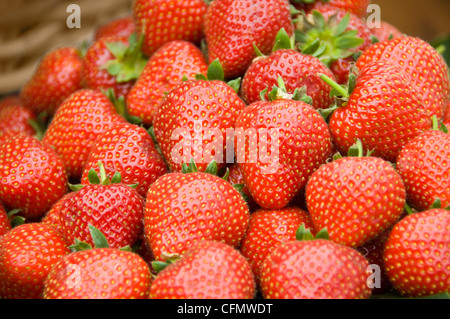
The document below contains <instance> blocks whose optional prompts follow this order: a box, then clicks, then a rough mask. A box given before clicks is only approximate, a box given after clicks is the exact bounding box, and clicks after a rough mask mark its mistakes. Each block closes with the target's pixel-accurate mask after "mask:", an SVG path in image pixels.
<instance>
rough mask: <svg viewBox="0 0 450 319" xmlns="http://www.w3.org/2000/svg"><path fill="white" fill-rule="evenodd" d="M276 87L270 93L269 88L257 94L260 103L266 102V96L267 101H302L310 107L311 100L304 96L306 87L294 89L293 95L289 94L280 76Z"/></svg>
mask: <svg viewBox="0 0 450 319" xmlns="http://www.w3.org/2000/svg"><path fill="white" fill-rule="evenodd" d="M277 84H278V86H274V87H273V88H272V90H271V91H270V92H268V91H269V87H266V88H265V89H264V90H262V91H261V92H260V93H259V96H260V99H261V101H267V99H266V95H267V97H268V99H269V101H275V100H281V99H284V100H294V101H303V102H305V103H307V104H309V105H312V102H313V101H312V98H311V97H310V96H309V95H307V94H306V86H302V87H300V88H296V89H295V90H294V92H293V93H289V92H288V91H287V89H286V85H285V84H284V80H283V78H282V77H281V76H279V77H278V78H277Z"/></svg>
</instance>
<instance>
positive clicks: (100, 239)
mask: <svg viewBox="0 0 450 319" xmlns="http://www.w3.org/2000/svg"><path fill="white" fill-rule="evenodd" d="M88 228H89V233H90V235H91V237H92V241H93V242H94V247H92V246H91V245H89V244H88V243H85V242H83V241H80V240H79V239H77V238H76V239H75V241H74V244H73V245H71V246H69V249H70V250H72V251H73V252H77V251H83V250H90V249H98V248H110V247H109V243H108V239H107V238H106V236H105V235H104V234H103V233H102V232H101V231H100V230H99V229H98V228H96V227H94V226H93V225H92V224H89V225H88ZM119 249H120V250H123V251H132V249H131V248H130V246H125V247H122V248H119Z"/></svg>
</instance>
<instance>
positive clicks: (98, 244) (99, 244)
mask: <svg viewBox="0 0 450 319" xmlns="http://www.w3.org/2000/svg"><path fill="white" fill-rule="evenodd" d="M88 228H89V232H90V234H91V237H92V240H93V241H94V247H95V248H109V244H108V240H107V239H106V236H105V235H104V234H103V233H102V232H101V231H100V230H99V229H98V228H96V227H94V226H93V225H91V224H89V225H88Z"/></svg>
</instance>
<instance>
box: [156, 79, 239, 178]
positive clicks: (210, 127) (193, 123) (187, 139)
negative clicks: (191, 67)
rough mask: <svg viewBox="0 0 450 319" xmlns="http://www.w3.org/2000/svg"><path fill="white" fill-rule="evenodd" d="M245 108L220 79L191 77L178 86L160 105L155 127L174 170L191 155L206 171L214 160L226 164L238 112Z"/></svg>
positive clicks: (178, 169) (166, 156) (200, 169)
mask: <svg viewBox="0 0 450 319" xmlns="http://www.w3.org/2000/svg"><path fill="white" fill-rule="evenodd" d="M244 107H245V103H244V102H243V101H242V100H241V99H240V98H239V96H238V95H237V93H236V92H235V91H234V90H233V88H232V87H231V86H229V85H228V84H227V83H225V82H223V81H220V80H189V81H185V82H182V83H180V84H178V85H177V86H175V88H174V89H172V90H171V91H170V92H169V94H167V96H166V98H165V99H164V101H163V102H162V103H161V104H160V106H159V107H158V109H157V111H156V113H155V118H154V121H153V128H154V132H155V136H156V140H157V141H158V144H159V146H160V147H161V151H162V153H163V155H164V158H165V159H166V161H167V163H168V165H169V168H170V170H171V171H172V172H180V171H181V166H182V163H183V162H184V163H188V162H190V159H191V158H194V161H195V163H196V165H197V167H198V169H199V171H204V170H205V169H206V167H207V165H208V163H210V162H211V161H212V160H215V161H216V162H217V163H218V164H219V168H221V167H223V166H224V165H225V163H226V161H227V159H228V157H227V158H226V152H227V151H226V149H227V144H228V139H229V138H230V135H229V134H227V130H229V129H233V127H234V124H235V121H236V118H237V115H238V113H239V111H240V110H242V109H243V108H244Z"/></svg>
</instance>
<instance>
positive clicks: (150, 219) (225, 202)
mask: <svg viewBox="0 0 450 319" xmlns="http://www.w3.org/2000/svg"><path fill="white" fill-rule="evenodd" d="M209 167H211V166H209ZM209 167H208V168H209ZM207 171H209V170H207ZM189 172H191V173H170V174H166V175H163V176H161V177H160V178H158V179H157V180H156V182H154V183H153V184H152V185H151V186H150V189H149V191H148V194H147V201H146V204H145V216H144V232H145V238H146V240H147V241H148V243H149V246H150V248H151V249H152V252H153V254H154V257H155V259H156V260H161V259H162V256H163V255H165V254H166V255H167V254H169V255H170V254H179V255H181V254H183V253H184V252H185V251H186V250H187V249H189V248H190V247H191V246H192V245H193V244H194V243H195V242H198V241H201V240H216V241H221V242H224V243H226V244H229V245H231V246H234V247H237V246H238V245H239V243H240V241H241V239H242V237H243V236H244V233H245V230H246V229H247V226H248V220H249V214H250V213H249V210H248V207H247V204H246V202H245V201H244V199H243V198H242V197H241V195H240V193H239V192H238V191H237V190H236V189H234V188H233V186H232V185H231V184H230V183H229V182H227V181H225V180H223V179H222V178H220V177H218V176H215V175H213V174H210V173H204V172H198V170H197V167H196V166H195V163H193V162H191V163H190V165H189Z"/></svg>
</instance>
